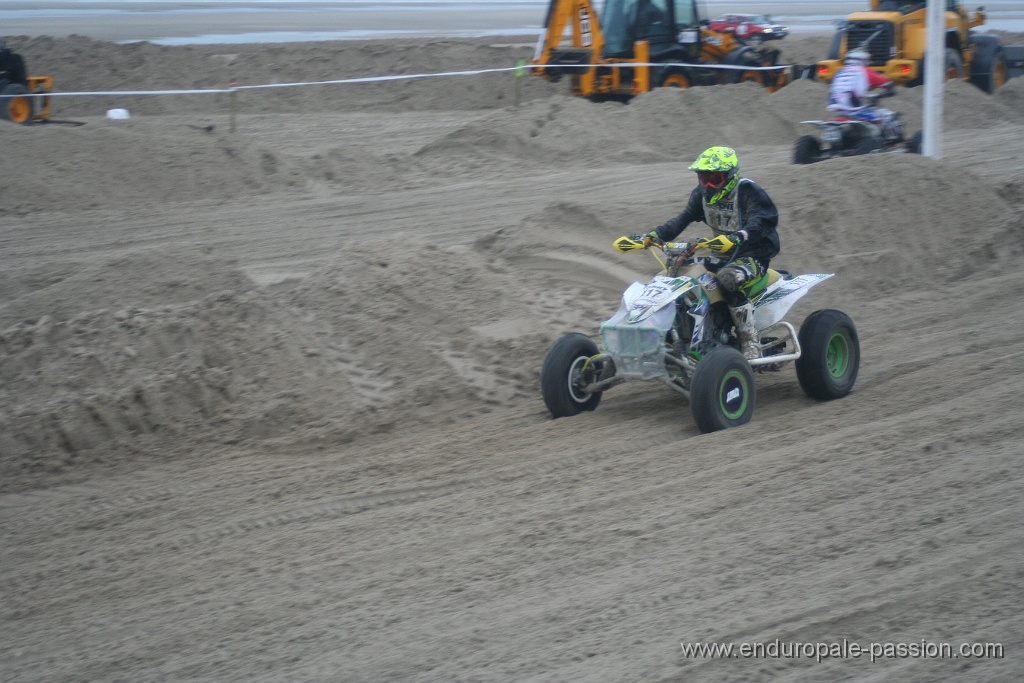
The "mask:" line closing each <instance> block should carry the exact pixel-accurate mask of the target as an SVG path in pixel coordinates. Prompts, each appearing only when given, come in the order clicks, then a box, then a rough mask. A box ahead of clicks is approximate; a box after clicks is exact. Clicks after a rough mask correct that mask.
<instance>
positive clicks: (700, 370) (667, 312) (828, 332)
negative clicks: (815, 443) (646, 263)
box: [541, 237, 860, 433]
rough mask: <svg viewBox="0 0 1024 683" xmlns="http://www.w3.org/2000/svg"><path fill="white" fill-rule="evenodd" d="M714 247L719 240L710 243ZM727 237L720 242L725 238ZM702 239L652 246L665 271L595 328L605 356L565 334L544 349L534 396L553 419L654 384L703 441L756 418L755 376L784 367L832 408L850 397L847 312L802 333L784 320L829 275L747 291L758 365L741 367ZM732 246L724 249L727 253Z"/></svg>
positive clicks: (853, 355)
mask: <svg viewBox="0 0 1024 683" xmlns="http://www.w3.org/2000/svg"><path fill="white" fill-rule="evenodd" d="M717 239H718V240H722V239H723V238H722V237H719V238H717ZM725 239H727V238H725ZM709 244H711V243H710V242H709V241H708V240H704V239H701V240H698V241H697V242H695V243H693V244H687V243H685V242H676V243H672V242H666V243H657V242H655V243H654V244H653V245H652V246H656V247H657V248H658V249H660V250H662V251H663V252H664V253H665V255H666V259H665V260H664V261H662V259H661V258H660V257H658V255H657V253H656V252H652V253H654V255H655V258H657V259H658V261H659V263H661V264H662V266H663V270H662V272H661V273H660V274H658V275H655V276H654V277H653V278H652V279H651V280H650V281H649V282H647V283H646V284H643V283H640V282H634V283H633V284H632V285H630V286H629V287H628V288H627V289H626V291H625V293H624V294H623V295H622V303H621V305H620V306H619V309H618V311H617V312H616V313H615V315H613V316H612V317H611V318H609V319H608V320H606V321H605V322H604V323H603V324H602V325H601V327H600V339H601V346H602V347H603V348H604V350H603V351H601V350H599V348H598V346H597V344H596V343H595V342H594V341H593V340H592V339H591V338H590V337H588V336H586V335H584V334H580V333H578V332H572V333H569V334H566V335H565V336H563V337H562V338H561V339H559V340H558V341H556V342H555V343H554V344H553V345H552V346H551V348H550V349H549V350H548V353H547V356H546V357H545V358H544V365H543V367H542V369H541V391H542V393H543V396H544V403H545V404H546V405H547V408H548V410H549V411H550V412H551V415H552V417H555V418H559V417H568V416H571V415H577V414H579V413H580V412H582V411H584V410H594V409H595V408H596V407H597V405H598V403H599V402H600V401H601V394H602V393H603V392H604V391H605V390H606V389H608V388H610V387H612V386H614V385H616V384H620V383H622V382H627V381H639V380H657V381H659V382H663V383H664V384H667V385H668V386H669V387H671V388H672V389H674V390H676V391H678V392H679V393H681V394H683V395H684V396H686V397H687V398H688V399H689V401H690V409H691V412H692V414H693V418H694V421H695V422H696V423H697V427H698V428H699V429H700V431H701V432H702V433H707V432H713V431H716V430H720V429H726V428H728V427H736V426H739V425H742V424H746V423H747V422H749V421H750V419H751V417H753V414H754V404H755V400H756V388H755V386H754V373H755V372H766V371H778V370H780V369H781V368H782V367H783V366H785V365H786V364H788V363H790V362H794V363H795V365H796V375H797V379H798V380H799V382H800V386H801V387H802V388H803V390H804V391H805V392H806V393H807V394H808V395H809V396H811V397H812V398H816V399H820V400H831V399H836V398H841V397H843V396H845V395H846V394H848V393H849V392H850V390H851V389H852V388H853V384H854V382H855V381H856V379H857V371H858V369H859V367H860V343H859V341H858V337H857V330H856V328H855V327H854V324H853V321H852V320H851V319H850V317H849V316H847V315H846V314H845V313H842V312H840V311H837V310H833V309H823V310H819V311H815V312H814V313H812V314H810V315H809V316H808V317H807V318H806V319H805V320H804V322H803V324H802V325H801V326H800V332H799V333H797V331H796V330H795V329H794V328H793V326H792V325H791V324H790V323H788V322H786V321H784V320H783V319H782V318H783V316H785V314H786V312H787V311H788V310H789V309H790V307H792V306H793V304H795V303H796V302H797V300H798V299H800V298H801V297H802V296H804V294H806V293H807V291H808V290H809V289H810V288H811V287H813V286H814V285H816V284H818V283H819V282H821V281H823V280H826V279H828V278H830V277H832V275H831V274H808V275H800V276H793V275H792V274H791V273H789V272H787V271H782V270H773V269H769V270H768V272H767V273H766V274H765V275H764V276H763V277H762V278H761V279H759V280H758V281H756V282H755V283H753V285H752V286H751V287H750V290H749V291H750V293H749V297H750V300H751V302H752V303H753V304H754V321H755V324H756V326H757V329H758V330H759V335H758V341H759V345H760V348H761V357H760V358H755V359H752V360H747V359H746V358H745V357H744V355H743V354H742V353H741V352H740V351H739V342H738V339H737V335H736V331H735V328H734V326H733V322H732V316H731V314H730V313H729V308H728V304H727V302H726V300H725V297H724V295H723V293H722V290H721V288H720V286H719V283H718V280H717V279H716V278H715V275H714V274H713V273H711V272H710V271H708V270H707V269H706V268H705V266H704V260H703V257H704V256H708V255H710V250H709V247H708V245H709ZM615 248H616V249H617V250H618V251H620V252H630V251H634V250H638V249H645V248H647V247H646V245H645V244H644V242H640V241H637V240H636V239H634V238H632V237H620V238H619V239H617V240H616V241H615ZM730 249H731V243H728V244H727V246H726V248H725V249H724V250H723V251H725V252H726V253H728V252H729V251H730Z"/></svg>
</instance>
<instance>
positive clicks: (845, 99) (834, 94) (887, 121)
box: [827, 48, 902, 140]
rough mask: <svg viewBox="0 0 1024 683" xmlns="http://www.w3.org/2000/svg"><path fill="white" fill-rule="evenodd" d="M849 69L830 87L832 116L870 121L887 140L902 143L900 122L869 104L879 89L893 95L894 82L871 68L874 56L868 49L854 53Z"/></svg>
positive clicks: (850, 55)
mask: <svg viewBox="0 0 1024 683" xmlns="http://www.w3.org/2000/svg"><path fill="white" fill-rule="evenodd" d="M844 62H845V66H843V68H842V69H840V70H839V72H838V73H836V75H835V78H833V79H832V85H831V86H829V92H828V107H827V109H828V110H829V111H830V112H834V113H835V114H836V115H839V116H846V117H848V118H851V119H856V120H859V121H867V122H868V123H873V124H875V125H877V126H879V127H880V129H881V131H882V135H883V137H884V138H885V139H886V140H899V139H900V137H901V135H902V134H901V131H900V130H899V121H898V118H897V117H896V116H894V115H893V112H891V111H889V110H888V109H882V108H880V107H873V106H871V105H870V104H868V103H867V102H866V101H865V100H866V98H867V96H868V93H869V92H871V91H872V90H873V89H875V88H882V89H883V90H885V92H886V93H892V89H893V86H894V85H895V84H894V83H893V81H892V80H890V79H889V78H887V77H885V76H883V75H882V74H880V73H878V72H876V71H872V70H871V69H869V68H868V64H869V63H870V62H871V53H870V52H868V51H867V50H865V49H864V48H857V49H855V50H851V51H850V52H848V53H847V54H846V59H845V60H844Z"/></svg>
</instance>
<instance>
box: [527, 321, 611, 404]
mask: <svg viewBox="0 0 1024 683" xmlns="http://www.w3.org/2000/svg"><path fill="white" fill-rule="evenodd" d="M597 353H598V350H597V344H595V343H594V340H592V339H591V338H590V337H588V336H586V335H584V334H580V333H579V332H570V333H569V334H567V335H565V336H564V337H562V338H561V339H559V340H558V341H556V342H555V343H554V344H553V345H552V346H551V348H550V349H548V353H547V355H546V356H545V357H544V365H543V366H542V367H541V371H540V388H541V394H543V396H544V405H546V406H547V407H548V410H549V411H550V412H551V417H554V418H559V417H570V416H572V415H578V414H580V413H581V412H583V411H584V410H594V409H595V408H597V404H598V403H600V402H601V393H600V392H597V393H594V394H585V393H582V392H579V390H578V386H579V384H578V380H579V378H580V371H581V369H582V367H583V365H584V363H585V362H586V360H587V359H588V358H590V357H591V356H596V355H597ZM601 370H602V368H601V367H595V368H593V372H592V373H591V374H590V377H591V378H595V377H598V376H600V371H601Z"/></svg>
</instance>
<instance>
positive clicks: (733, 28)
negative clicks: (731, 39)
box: [708, 14, 789, 44]
mask: <svg viewBox="0 0 1024 683" xmlns="http://www.w3.org/2000/svg"><path fill="white" fill-rule="evenodd" d="M708 28H710V29H711V30H712V31H722V32H724V33H732V34H734V35H735V36H736V37H737V38H739V39H740V40H744V41H746V42H748V43H754V44H757V43H762V42H764V41H766V40H782V39H783V38H785V37H786V36H787V35H788V34H789V27H788V26H781V25H779V24H775V23H772V21H771V20H770V19H768V17H766V16H765V15H763V14H723V15H722V16H720V17H716V18H714V19H712V20H711V21H710V22H709V23H708Z"/></svg>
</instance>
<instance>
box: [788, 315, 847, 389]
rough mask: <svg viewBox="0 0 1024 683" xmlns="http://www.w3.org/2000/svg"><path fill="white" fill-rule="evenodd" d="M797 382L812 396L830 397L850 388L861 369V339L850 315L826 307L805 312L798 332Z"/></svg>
mask: <svg viewBox="0 0 1024 683" xmlns="http://www.w3.org/2000/svg"><path fill="white" fill-rule="evenodd" d="M798 339H799V340H800V349H801V354H800V358H798V359H797V361H796V376H797V379H799V380H800V386H801V387H803V390H804V392H805V393H806V394H807V395H808V396H810V397H811V398H816V399H819V400H822V401H830V400H832V399H835V398H842V397H843V396H846V395H847V394H848V393H850V390H851V389H853V384H854V382H856V381H857V371H858V370H859V369H860V340H859V339H858V338H857V328H856V327H854V325H853V320H851V319H850V316H848V315H846V314H845V313H843V312H842V311H837V310H834V309H831V308H826V309H824V310H821V311H815V312H814V313H811V314H810V315H809V316H807V319H806V320H804V324H803V325H801V326H800V333H799V335H798Z"/></svg>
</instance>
